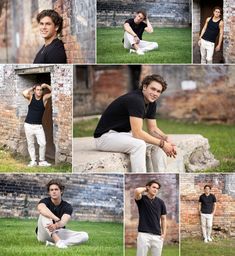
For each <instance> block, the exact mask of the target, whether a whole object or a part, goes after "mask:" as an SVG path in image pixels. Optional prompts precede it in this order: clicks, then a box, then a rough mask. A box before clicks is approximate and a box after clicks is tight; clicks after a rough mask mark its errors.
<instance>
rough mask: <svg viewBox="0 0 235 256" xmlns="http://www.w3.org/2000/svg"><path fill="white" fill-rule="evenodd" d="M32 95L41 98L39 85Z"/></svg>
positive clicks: (41, 92) (41, 91)
mask: <svg viewBox="0 0 235 256" xmlns="http://www.w3.org/2000/svg"><path fill="white" fill-rule="evenodd" d="M34 93H35V95H36V96H37V97H42V94H43V90H42V87H41V86H40V85H38V86H36V88H35V89H34Z"/></svg>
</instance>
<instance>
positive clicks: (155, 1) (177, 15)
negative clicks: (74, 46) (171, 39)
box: [97, 0, 191, 27]
mask: <svg viewBox="0 0 235 256" xmlns="http://www.w3.org/2000/svg"><path fill="white" fill-rule="evenodd" d="M189 2H190V1H187V0H180V1H174V0H170V1H167V2H166V1H163V0H140V1H135V0H128V1H123V0H114V1H109V0H98V1H97V26H98V27H116V26H122V25H123V23H124V21H125V20H126V19H129V18H130V17H133V15H134V13H135V12H136V11H138V10H140V9H144V10H146V11H147V13H148V16H149V19H150V21H151V23H152V24H153V25H154V26H158V27H188V26H189V25H190V23H191V9H190V4H189Z"/></svg>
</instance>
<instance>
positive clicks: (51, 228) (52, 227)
mask: <svg viewBox="0 0 235 256" xmlns="http://www.w3.org/2000/svg"><path fill="white" fill-rule="evenodd" d="M70 218H71V216H70V215H69V214H66V213H65V214H63V216H62V218H61V220H60V221H57V222H56V223H52V224H48V225H47V228H48V229H49V231H50V232H53V231H54V230H56V229H59V228H63V227H64V226H65V225H66V224H67V223H68V221H69V220H70Z"/></svg>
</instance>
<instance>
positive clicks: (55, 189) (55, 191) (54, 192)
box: [48, 184, 62, 200]
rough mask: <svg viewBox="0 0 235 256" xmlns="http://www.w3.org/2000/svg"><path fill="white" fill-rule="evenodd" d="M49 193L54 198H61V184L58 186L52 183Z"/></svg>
mask: <svg viewBox="0 0 235 256" xmlns="http://www.w3.org/2000/svg"><path fill="white" fill-rule="evenodd" d="M48 193H49V195H50V197H51V198H52V199H54V200H57V199H60V198H61V195H62V192H61V190H60V188H59V186H57V185H56V184H52V185H51V186H50V187H49V192H48Z"/></svg>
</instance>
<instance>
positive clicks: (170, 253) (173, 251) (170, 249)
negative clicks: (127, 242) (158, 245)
mask: <svg viewBox="0 0 235 256" xmlns="http://www.w3.org/2000/svg"><path fill="white" fill-rule="evenodd" d="M135 255H136V248H126V250H125V256H135ZM148 255H149V256H150V255H151V253H150V252H149V253H148ZM178 255H179V245H164V246H163V249H162V256H178Z"/></svg>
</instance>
